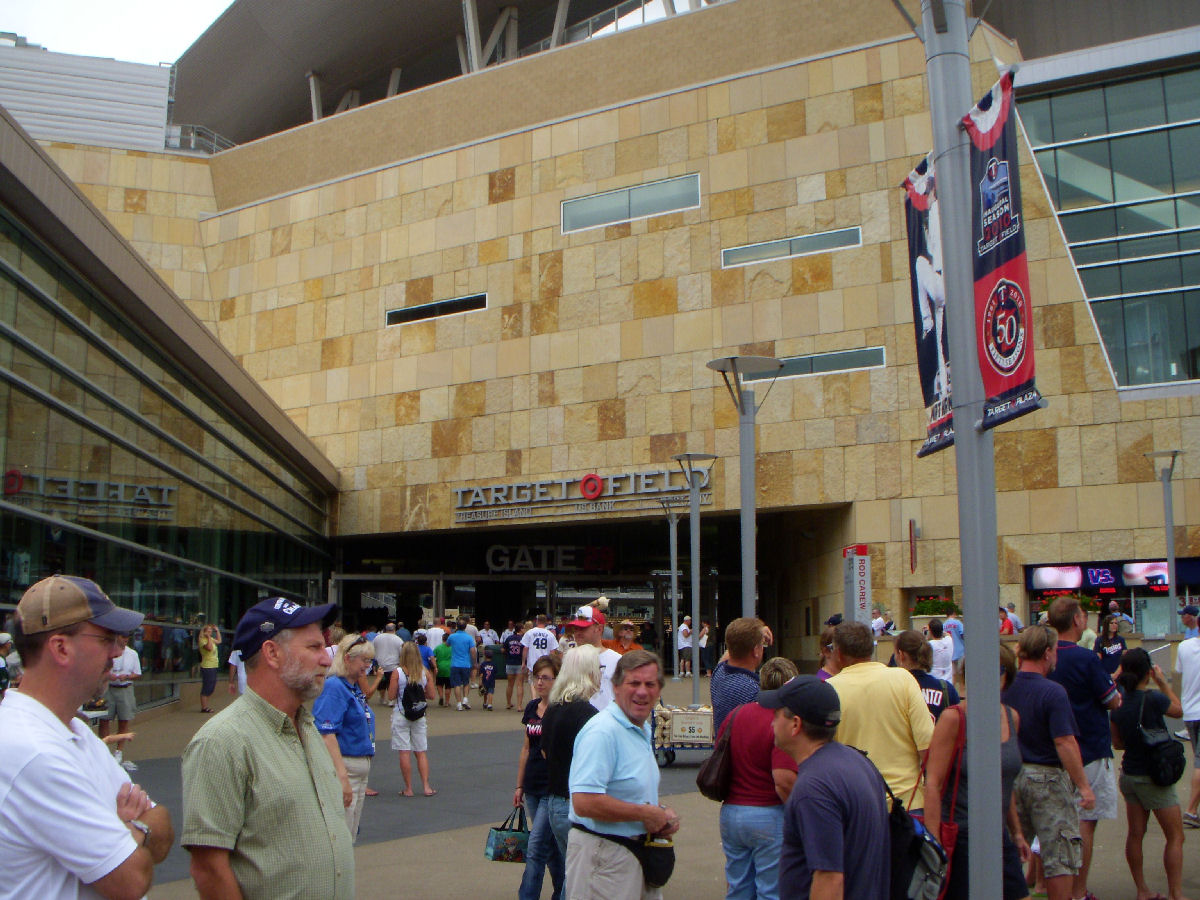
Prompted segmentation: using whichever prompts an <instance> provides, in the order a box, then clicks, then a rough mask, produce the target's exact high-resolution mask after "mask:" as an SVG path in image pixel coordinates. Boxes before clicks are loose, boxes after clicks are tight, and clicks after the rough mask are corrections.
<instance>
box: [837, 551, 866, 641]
mask: <svg viewBox="0 0 1200 900" xmlns="http://www.w3.org/2000/svg"><path fill="white" fill-rule="evenodd" d="M842 577H843V579H844V584H845V589H846V612H845V613H844V615H845V617H846V619H847V620H848V621H849V620H853V621H855V622H862V623H863V624H864V625H870V624H871V554H870V552H869V550H868V548H867V545H866V544H851V545H850V546H849V547H843V548H842Z"/></svg>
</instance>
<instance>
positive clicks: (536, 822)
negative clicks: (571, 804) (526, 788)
mask: <svg viewBox="0 0 1200 900" xmlns="http://www.w3.org/2000/svg"><path fill="white" fill-rule="evenodd" d="M545 799H546V795H545V794H526V795H525V814H526V815H527V816H528V817H529V847H528V848H527V849H526V851H525V874H524V875H522V876H521V888H520V890H519V891H518V892H517V897H518V898H519V900H538V898H539V897H541V896H542V879H543V878H544V877H545V872H546V867H547V866H549V867H550V881H551V882H552V883H553V884H554V893H553V894H552V895H551V896H552V900H559V898H560V897H561V896H562V889H563V882H564V881H565V880H566V877H567V861H566V857H564V856H563V855H562V853H560V852H559V850H558V843H557V842H556V841H555V840H554V834H553V833H552V832H551V831H550V807H549V806H548V805H547V804H546V803H545V802H544V801H545Z"/></svg>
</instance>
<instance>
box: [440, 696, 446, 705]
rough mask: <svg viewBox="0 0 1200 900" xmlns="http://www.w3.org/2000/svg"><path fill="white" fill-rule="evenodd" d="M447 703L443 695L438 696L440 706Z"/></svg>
mask: <svg viewBox="0 0 1200 900" xmlns="http://www.w3.org/2000/svg"><path fill="white" fill-rule="evenodd" d="M445 705H446V701H445V700H443V699H442V698H441V697H438V706H445Z"/></svg>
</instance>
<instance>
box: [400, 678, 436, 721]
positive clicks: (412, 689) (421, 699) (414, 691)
mask: <svg viewBox="0 0 1200 900" xmlns="http://www.w3.org/2000/svg"><path fill="white" fill-rule="evenodd" d="M425 677H426V678H428V677H429V676H428V675H427V676H425ZM426 705H427V704H426V700H425V687H424V685H422V684H421V683H420V682H417V681H413V680H412V679H411V678H410V679H408V682H407V683H406V684H405V685H404V690H403V691H401V692H400V708H401V709H402V710H403V712H404V718H406V719H408V721H410V722H415V721H417V720H418V719H420V718H421V717H422V716H423V715H425V707H426Z"/></svg>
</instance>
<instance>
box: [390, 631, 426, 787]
mask: <svg viewBox="0 0 1200 900" xmlns="http://www.w3.org/2000/svg"><path fill="white" fill-rule="evenodd" d="M409 682H412V683H414V684H418V685H420V686H421V687H422V688H424V689H425V702H426V703H428V702H429V701H430V700H432V699H433V698H434V697H436V696H437V692H436V691H435V690H434V688H433V681H432V679H430V677H429V670H428V669H427V668H425V665H424V663H422V662H421V651H420V650H419V649H417V645H416V644H414V643H413V642H412V641H405V642H404V646H403V647H401V648H400V665H399V667H398V668H397V669H396V674H395V675H394V676H393V677H392V681H391V683H390V684H389V685H388V699H389V700H391V701H393V704H394V705H393V707H392V749H393V750H395V751H397V752H398V753H399V754H400V774H401V776H403V778H404V790H402V791H401V792H400V796H401V797H411V796H412V795H413V787H412V758H411V756H410V754H412V753H415V754H416V755H417V771H418V772H419V773H420V775H421V784H422V785H424V786H425V796H426V797H432V796H433V795H434V794H436V793H437V791H435V790H434V789H433V788H432V787H431V786H430V784H429V753H428V750H429V736H428V735H429V732H428V724H427V721H426V718H425V709H426V708H425V707H420V708H416V707H414V706H413V705H412V704H410V706H409V709H408V710H407V711H406V710H405V705H404V689H405V688H406V687H407V686H408V684H409ZM418 713H419V715H418ZM414 716H415V718H413V717H414Z"/></svg>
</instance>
